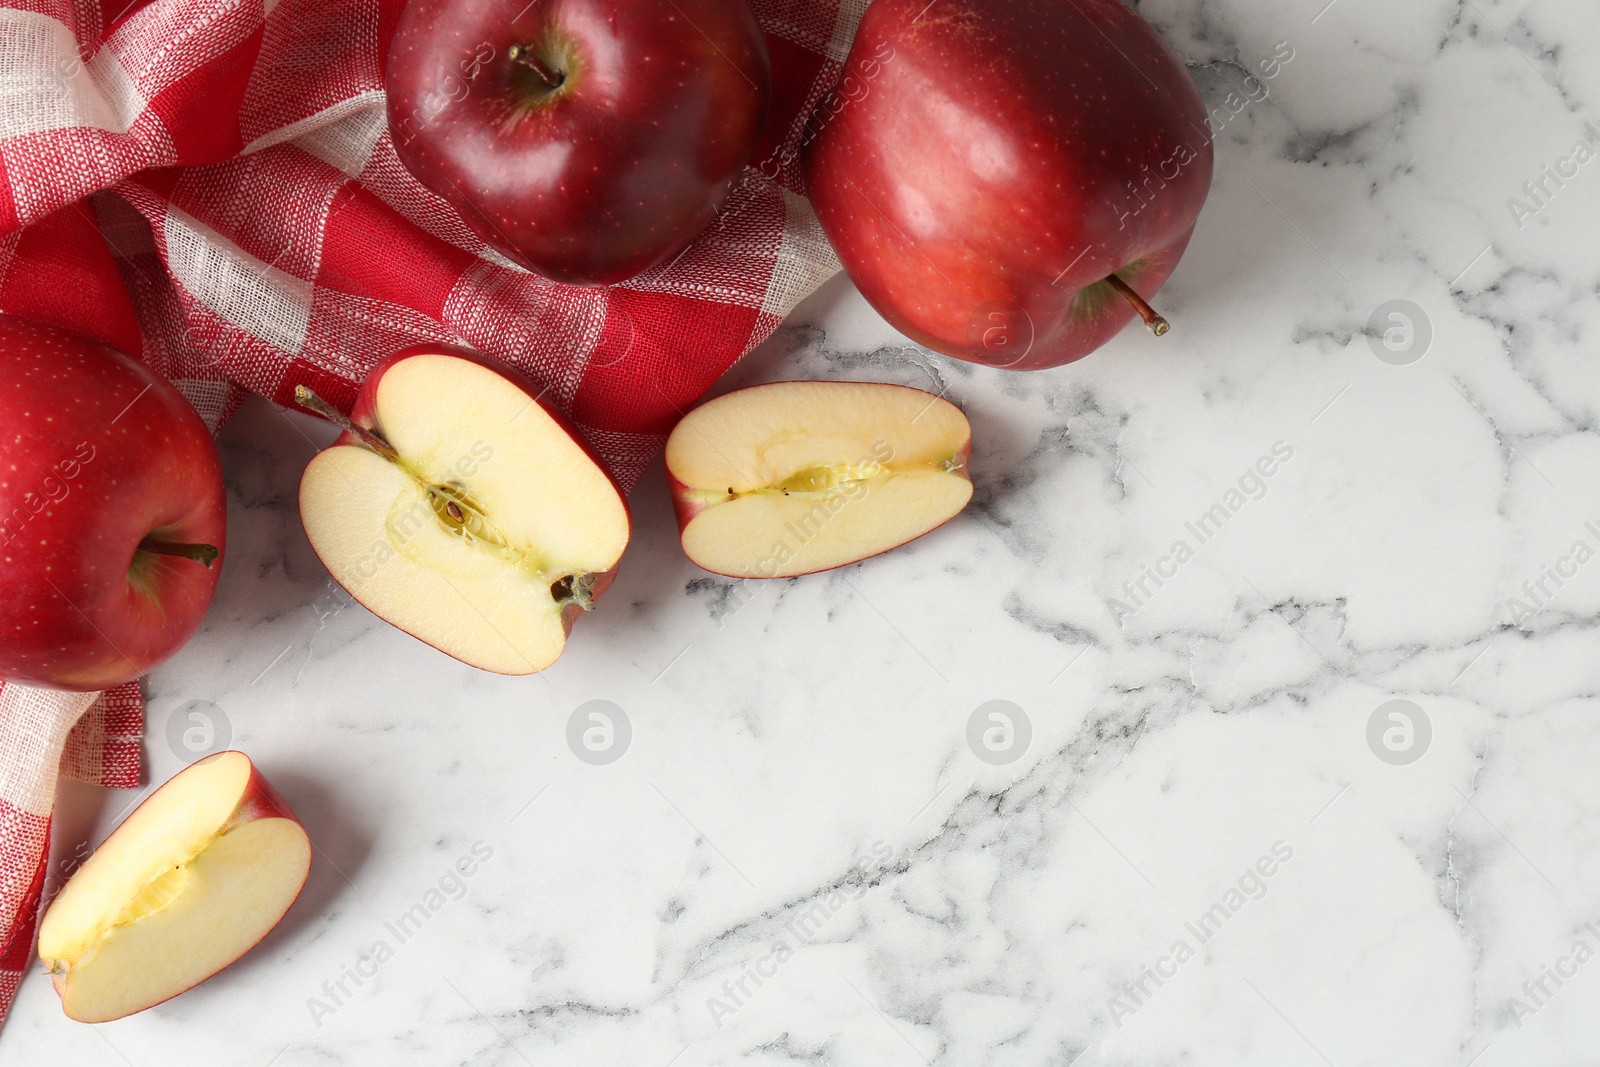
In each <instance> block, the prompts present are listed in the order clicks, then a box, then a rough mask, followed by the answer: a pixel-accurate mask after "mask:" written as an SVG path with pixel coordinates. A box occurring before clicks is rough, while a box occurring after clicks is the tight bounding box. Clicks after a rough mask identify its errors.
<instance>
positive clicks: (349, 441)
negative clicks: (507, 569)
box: [312, 344, 633, 644]
mask: <svg viewBox="0 0 1600 1067" xmlns="http://www.w3.org/2000/svg"><path fill="white" fill-rule="evenodd" d="M413 356H455V357H456V358H457V359H465V360H468V361H470V362H472V363H476V364H478V365H479V366H480V367H486V368H488V369H489V370H492V371H494V372H495V373H496V374H498V375H500V377H502V378H504V379H506V380H507V381H509V382H511V383H512V384H514V385H515V386H516V387H517V388H519V389H521V390H522V391H523V392H524V393H526V394H527V395H528V398H529V399H530V400H531V401H532V402H533V403H536V404H538V405H539V407H540V409H541V410H543V411H544V413H545V414H546V415H549V416H550V418H551V419H553V420H555V423H556V425H558V426H560V427H561V428H562V429H563V430H564V431H566V434H567V436H568V437H570V438H572V440H573V441H574V442H576V443H577V445H578V447H579V448H581V449H583V452H584V455H586V456H588V457H589V458H590V459H591V460H593V461H594V465H595V466H597V467H599V468H600V469H601V470H602V471H604V472H605V475H606V477H607V478H608V479H610V481H611V484H612V486H613V487H614V488H615V489H616V490H617V498H618V499H619V500H621V501H622V510H623V513H624V514H625V515H627V517H628V536H629V538H631V537H632V536H633V513H632V511H630V510H629V508H628V497H627V494H626V493H624V492H623V491H622V487H621V486H620V485H617V480H616V478H615V476H613V475H612V473H611V468H610V467H608V466H607V465H606V463H605V461H604V460H602V459H601V458H600V455H599V453H597V452H596V451H595V450H594V449H593V448H592V447H590V445H589V441H588V439H587V438H585V437H584V435H583V432H582V431H581V430H579V429H578V427H576V426H575V425H573V423H572V420H571V419H568V418H567V417H566V415H565V414H563V413H562V412H561V411H560V410H559V409H558V408H556V407H555V406H554V405H552V404H550V403H548V402H546V400H545V399H544V398H545V394H546V393H547V392H549V390H547V389H541V388H539V387H538V386H537V385H535V384H534V383H533V381H532V380H531V379H529V378H528V377H527V376H526V375H524V374H522V373H521V372H519V371H518V370H516V368H514V367H509V366H507V365H506V364H504V363H499V362H497V361H495V360H493V359H490V358H489V357H488V356H485V355H484V354H483V353H481V352H474V351H472V350H471V349H467V348H456V347H454V346H453V345H430V344H424V345H413V346H412V347H410V348H402V349H401V350H400V351H398V352H396V353H395V354H394V355H392V356H389V357H388V358H386V359H384V360H382V361H381V362H379V363H378V364H376V365H375V366H374V367H373V368H372V370H370V371H368V372H367V376H366V377H365V378H364V379H362V382H361V388H360V389H359V390H358V391H357V393H356V399H355V402H354V403H353V404H352V405H351V408H350V421H351V422H353V423H355V424H356V425H357V426H359V427H361V428H362V429H364V430H371V431H373V432H374V433H376V434H378V436H380V437H382V436H383V426H382V423H381V421H380V420H379V418H378V383H379V382H381V381H382V380H383V376H384V375H385V374H387V373H388V372H389V369H390V368H392V367H393V366H394V365H395V364H397V363H401V362H403V361H405V360H407V359H410V358H411V357H413ZM333 444H335V445H356V446H359V447H362V448H365V447H367V446H366V443H365V442H363V441H362V440H361V438H360V437H358V436H356V435H355V434H353V433H351V432H350V431H348V430H346V431H344V432H343V433H341V434H339V436H338V437H337V438H335V439H334V442H333ZM329 447H332V446H331V445H330V446H329ZM312 551H313V552H315V551H316V546H315V545H313V546H312ZM317 558H318V559H321V558H322V557H321V555H320V554H319V555H318V557H317ZM322 564H323V566H324V567H327V569H328V571H329V573H330V574H331V573H333V572H334V566H333V563H332V562H331V561H329V560H325V559H324V560H322ZM621 566H622V561H621V560H620V559H619V560H617V562H616V563H615V564H614V565H613V566H612V567H611V568H610V569H609V570H606V571H602V572H600V573H597V574H595V575H593V579H592V581H593V584H592V585H591V586H590V590H589V602H590V604H593V603H594V602H595V601H597V600H599V599H600V594H602V593H604V592H605V591H606V590H607V589H609V588H610V587H611V583H612V582H614V581H615V580H616V577H617V571H618V570H619V569H620V568H621ZM345 591H346V592H348V593H349V594H350V595H351V596H353V597H355V598H356V600H357V601H358V602H360V604H361V606H362V607H364V608H366V609H367V610H369V611H371V610H372V605H370V604H368V603H367V602H366V601H364V600H362V599H361V594H360V592H359V591H357V590H355V589H348V588H347V589H346V590H345ZM586 613H587V612H586V609H584V608H583V607H581V606H579V605H578V604H576V603H574V604H569V605H567V607H566V609H565V610H563V611H562V613H561V626H562V629H563V630H564V631H565V632H566V633H567V634H568V635H569V636H570V635H571V633H572V625H573V623H575V622H576V621H577V620H578V619H580V618H582V617H583V616H584V615H585V614H586ZM374 614H376V613H375V612H374ZM386 621H387V620H386ZM390 625H392V626H395V627H397V628H398V629H399V630H401V631H402V632H403V633H407V634H410V635H411V636H412V637H416V638H417V640H419V641H423V643H424V644H426V643H427V642H426V640H425V639H423V638H422V637H419V636H418V635H416V634H414V633H411V631H410V630H407V629H406V628H405V627H404V626H402V625H400V624H399V623H390Z"/></svg>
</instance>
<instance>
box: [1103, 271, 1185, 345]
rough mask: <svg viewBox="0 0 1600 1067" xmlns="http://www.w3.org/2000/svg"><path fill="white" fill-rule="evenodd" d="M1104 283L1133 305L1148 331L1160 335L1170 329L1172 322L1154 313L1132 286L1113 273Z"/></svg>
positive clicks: (1154, 310) (1153, 309)
mask: <svg viewBox="0 0 1600 1067" xmlns="http://www.w3.org/2000/svg"><path fill="white" fill-rule="evenodd" d="M1106 284H1107V285H1109V286H1111V288H1113V289H1115V290H1116V291H1117V292H1119V293H1121V294H1122V297H1123V299H1125V300H1127V302H1128V303H1130V304H1132V305H1133V310H1135V311H1137V312H1138V313H1139V317H1140V318H1141V319H1143V320H1144V324H1145V325H1146V326H1148V327H1150V332H1151V333H1153V334H1155V335H1156V336H1157V337H1160V336H1161V335H1162V334H1164V333H1166V332H1167V331H1168V330H1170V329H1172V323H1170V322H1168V321H1167V320H1166V319H1164V318H1162V317H1161V316H1160V315H1158V314H1156V309H1155V308H1153V307H1151V306H1150V305H1149V304H1148V303H1147V302H1146V301H1145V298H1144V297H1142V296H1140V295H1139V294H1138V293H1136V292H1134V291H1133V286H1131V285H1129V284H1128V283H1127V282H1125V281H1123V280H1122V279H1121V278H1119V277H1117V276H1116V275H1115V274H1113V275H1111V276H1110V277H1109V278H1107V279H1106Z"/></svg>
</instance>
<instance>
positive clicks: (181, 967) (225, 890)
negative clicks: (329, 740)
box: [39, 751, 311, 1023]
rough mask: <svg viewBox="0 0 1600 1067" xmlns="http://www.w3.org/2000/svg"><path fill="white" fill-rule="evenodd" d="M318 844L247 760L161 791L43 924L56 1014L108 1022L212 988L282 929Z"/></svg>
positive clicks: (199, 766) (85, 869) (219, 765)
mask: <svg viewBox="0 0 1600 1067" xmlns="http://www.w3.org/2000/svg"><path fill="white" fill-rule="evenodd" d="M310 869H311V839H310V838H308V837H307V836H306V832H305V830H303V829H302V828H301V826H300V823H299V821H298V820H297V819H295V817H294V814H293V813H292V812H291V811H290V810H289V806H288V805H287V804H285V803H284V801H283V798H282V797H280V796H279V795H278V793H277V791H276V790H274V789H273V788H272V786H271V785H269V784H267V780H266V779H265V778H263V777H262V776H261V773H260V772H259V771H257V770H256V769H255V767H254V766H253V765H252V764H251V762H250V759H249V757H247V756H246V755H245V754H244V753H242V752H232V751H230V752H222V753H218V754H217V755H215V756H207V757H206V758H205V759H203V760H200V761H199V762H198V763H195V764H193V765H192V766H190V767H188V768H186V769H184V770H182V771H180V772H179V773H178V774H176V775H174V776H173V777H172V778H171V779H170V780H169V781H168V782H167V783H166V784H165V785H163V786H162V787H161V788H160V789H157V790H156V791H155V792H154V793H152V794H150V796H149V797H148V798H147V799H146V800H145V802H144V803H143V804H140V805H139V807H138V808H137V809H136V810H135V811H134V813H133V814H132V815H130V816H128V818H127V819H125V820H124V821H123V823H122V825H121V826H118V827H117V828H116V829H115V830H113V831H112V832H111V836H110V837H107V838H106V839H105V842H104V843H103V844H102V845H101V846H100V847H99V848H98V849H96V850H95V852H94V854H93V855H91V856H90V857H89V858H88V859H87V860H85V861H84V863H83V866H81V867H79V868H78V870H77V871H75V872H74V873H73V875H72V878H71V879H70V880H68V882H67V884H66V885H65V886H64V887H62V889H61V892H60V893H59V894H58V895H57V896H56V898H55V900H54V901H53V902H52V903H51V905H50V908H49V910H48V911H46V912H45V916H44V921H43V922H41V923H40V925H39V958H40V959H41V960H43V961H44V965H45V967H46V968H48V969H49V971H50V975H51V978H52V980H53V981H54V983H55V987H56V993H58V994H59V995H60V997H61V1007H62V1008H63V1009H64V1010H65V1011H66V1013H67V1014H68V1015H69V1016H71V1017H72V1018H74V1019H78V1020H80V1021H82V1022H86V1023H103V1022H108V1021H110V1020H112V1019H120V1018H122V1017H123V1016H125V1015H132V1014H133V1013H134V1012H136V1011H143V1010H144V1009H145V1008H148V1007H151V1006H153V1005H156V1004H160V1003H161V1002H162V1001H164V1000H167V999H169V998H171V997H175V996H177V995H178V994H179V993H182V992H184V991H185V990H187V989H190V988H192V987H194V986H196V985H198V984H200V983H201V982H203V981H205V980H206V979H207V978H210V977H211V976H212V975H214V974H216V973H217V972H218V971H220V970H222V969H223V968H224V967H226V966H228V964H230V963H232V962H233V961H235V960H237V959H238V958H239V957H240V956H243V955H244V954H245V953H246V952H248V951H249V950H250V949H251V948H252V947H254V946H255V944H256V943H257V942H258V941H260V940H261V939H262V938H263V937H265V936H266V935H267V932H268V931H269V930H271V929H272V928H273V927H274V926H276V925H278V920H280V919H282V918H283V916H284V913H285V912H287V911H288V910H289V906H290V905H291V904H293V903H294V901H295V898H296V897H298V896H299V895H300V890H301V888H302V887H303V886H304V885H305V881H306V875H307V873H308V872H309V871H310Z"/></svg>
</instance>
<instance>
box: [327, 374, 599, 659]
mask: <svg viewBox="0 0 1600 1067" xmlns="http://www.w3.org/2000/svg"><path fill="white" fill-rule="evenodd" d="M302 403H303V404H305V405H306V406H309V407H312V408H313V410H317V411H320V412H322V413H323V414H326V415H328V416H329V417H332V418H334V419H336V420H337V421H340V422H342V423H343V424H344V425H345V427H346V432H345V433H344V434H343V435H341V436H340V437H339V439H338V440H337V441H335V442H334V444H333V446H332V447H330V448H328V449H326V450H324V451H322V452H319V453H318V454H317V455H316V456H315V457H313V458H312V460H311V463H310V464H309V465H308V466H307V467H306V471H305V474H304V475H303V476H302V478H301V480H300V518H301V521H302V522H303V523H304V525H305V530H306V536H307V537H308V538H310V541H311V547H312V548H314V549H315V550H316V553H317V555H318V556H320V557H321V559H322V562H323V563H324V564H325V565H326V566H327V568H328V570H329V572H330V573H331V574H332V575H333V577H334V579H335V580H336V581H337V582H338V583H339V584H340V585H342V586H344V587H345V589H347V590H349V592H350V594H351V595H352V596H354V597H355V598H356V599H357V600H359V601H361V603H362V604H364V605H366V607H367V608H368V609H369V610H370V611H371V612H372V613H373V614H374V615H377V616H378V617H380V618H382V619H385V620H387V621H388V622H390V623H392V624H394V625H395V626H398V627H399V628H400V629H402V630H404V631H406V632H407V633H409V634H411V635H412V636H413V637H416V638H419V639H421V640H423V641H426V642H427V643H428V644H430V645H432V646H433V647H435V648H437V649H439V650H440V651H442V652H445V653H446V654H448V655H451V656H454V657H455V658H456V659H459V660H461V661H463V662H465V663H469V664H471V665H472V666H474V667H481V668H483V669H484V670H490V671H495V672H497V673H500V674H532V673H533V672H535V671H541V670H543V669H545V668H546V667H548V666H550V664H552V663H554V662H555V661H556V658H557V657H559V656H560V655H561V652H562V649H563V648H565V647H566V640H567V634H568V632H569V631H570V630H571V628H572V624H573V621H574V620H575V619H576V618H577V617H578V616H580V615H582V614H583V613H584V612H585V611H587V610H588V609H589V608H590V607H592V606H593V604H594V601H595V600H596V599H598V597H599V596H600V594H601V593H602V592H604V591H605V588H606V587H607V586H608V585H610V584H611V580H612V578H613V577H614V576H615V573H616V567H617V562H618V561H619V560H620V559H621V558H622V552H623V549H625V548H626V547H627V544H628V533H629V519H628V509H627V505H626V504H625V503H624V502H623V499H622V494H621V492H620V491H619V490H618V489H617V486H616V484H615V483H614V482H613V481H612V480H611V476H610V475H609V474H607V473H606V471H605V470H604V469H603V468H602V467H601V466H600V464H599V462H598V461H597V460H596V459H595V458H594V456H593V455H592V454H590V452H589V451H588V449H587V448H585V447H584V446H583V445H582V444H581V443H580V442H579V440H578V438H577V437H576V436H575V431H573V430H571V429H569V427H568V426H567V424H566V422H565V421H564V420H563V419H562V418H561V417H560V415H559V414H558V413H556V412H553V411H550V410H547V409H546V408H545V407H544V406H543V405H542V404H541V403H540V401H539V394H537V393H536V392H535V391H534V389H533V387H532V385H531V384H530V383H527V382H524V381H522V380H521V379H520V378H518V377H517V376H516V375H515V374H514V372H511V371H510V370H509V369H503V368H498V367H495V366H491V365H490V364H489V363H488V362H487V361H486V360H485V359H483V358H482V357H479V356H477V355H475V354H472V353H467V352H460V351H455V350H449V349H437V348H435V349H415V350H407V351H405V352H402V353H399V354H397V355H395V356H392V357H390V358H389V359H388V360H385V361H384V362H383V363H381V364H379V365H378V366H377V367H376V368H374V369H373V371H372V373H371V374H370V375H369V376H368V377H367V380H366V381H365V382H364V383H363V385H362V388H361V392H360V395H359V396H358V397H357V399H356V403H355V408H354V410H353V411H352V413H351V417H350V418H349V419H344V418H343V416H341V415H339V413H338V412H337V411H334V410H332V409H331V408H329V407H328V406H327V405H326V404H321V402H320V401H316V400H315V398H314V397H312V396H310V394H306V396H305V397H304V398H303V399H302ZM319 405H320V406H319Z"/></svg>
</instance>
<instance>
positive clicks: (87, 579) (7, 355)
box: [0, 316, 227, 691]
mask: <svg viewBox="0 0 1600 1067" xmlns="http://www.w3.org/2000/svg"><path fill="white" fill-rule="evenodd" d="M0 382H3V383H4V384H3V386H0V677H4V678H6V679H8V680H12V681H18V682H25V683H29V684H33V685H43V686H51V687H55V688H60V689H73V690H79V691H90V690H96V689H106V688H109V687H111V686H113V685H117V684H119V683H121V682H126V681H129V680H131V679H134V678H137V677H139V676H140V675H142V674H144V673H145V672H147V671H148V670H149V669H150V668H151V667H154V666H155V665H156V664H158V663H160V662H161V661H163V660H165V659H166V658H167V657H168V656H170V655H172V654H173V653H174V652H176V651H177V650H178V649H179V648H180V647H182V646H183V644H184V642H186V641H188V640H189V638H190V637H192V636H193V635H194V632H195V631H196V630H197V629H199V627H200V622H201V620H202V619H203V618H204V617H205V613H206V609H207V608H208V607H209V606H210V604H211V597H212V594H213V593H214V592H215V591H216V586H217V578H218V575H219V573H220V571H221V564H222V560H221V553H222V549H223V539H224V536H225V531H226V526H227V506H226V505H227V501H226V493H225V490H224V487H223V482H222V467H221V463H220V462H219V461H218V458H217V448H216V444H215V443H214V442H213V441H212V438H211V434H210V432H209V431H208V430H207V429H206V426H205V423H204V422H202V421H201V420H200V416H199V415H197V414H196V413H195V411H194V409H193V408H192V407H190V406H189V402H188V401H187V400H185V399H184V398H183V396H182V395H181V394H180V393H179V392H178V391H177V390H176V389H174V388H173V387H172V385H171V384H170V383H168V382H167V381H166V380H165V379H163V378H161V377H160V376H159V375H157V374H156V373H154V372H153V371H151V370H150V369H149V368H147V367H145V366H144V365H143V364H142V363H139V362H137V361H136V360H133V359H131V358H129V357H128V356H126V355H124V354H123V353H121V352H118V351H116V350H115V349H112V348H109V347H107V346H106V345H103V344H100V343H98V342H95V341H92V340H89V339H87V338H83V337H79V336H77V335H74V334H69V333H65V332H62V331H60V330H56V329H52V328H50V327H46V326H42V325H39V324H37V323H33V322H30V321H28V320H24V319H18V318H14V317H11V316H0ZM211 550H214V556H213V553H212V551H211ZM173 551H180V552H183V551H186V552H189V555H183V554H171V553H172V552H173ZM190 556H193V557H195V558H190ZM207 559H209V560H210V562H209V565H208V564H207V562H206V560H207Z"/></svg>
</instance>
